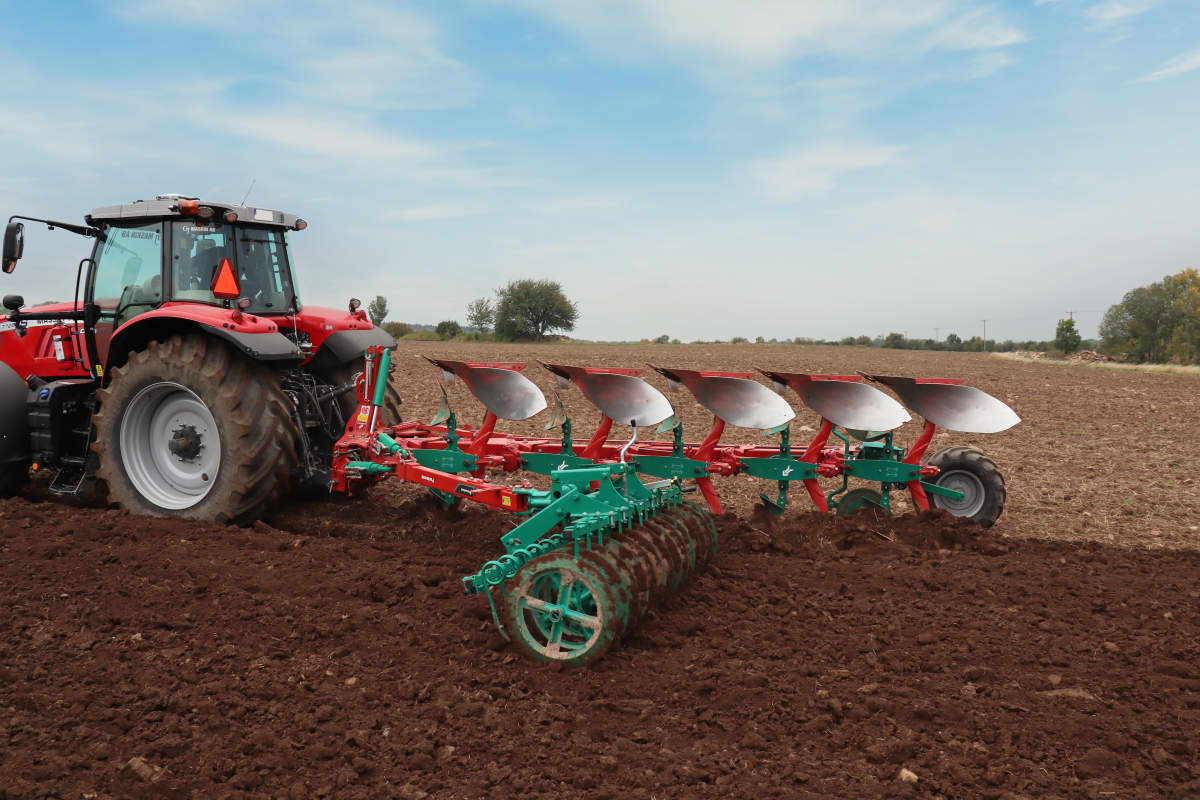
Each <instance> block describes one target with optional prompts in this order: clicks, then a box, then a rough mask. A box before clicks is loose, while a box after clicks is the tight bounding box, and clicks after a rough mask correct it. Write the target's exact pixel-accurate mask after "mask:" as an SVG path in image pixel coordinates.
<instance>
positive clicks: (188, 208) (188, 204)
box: [176, 199, 200, 215]
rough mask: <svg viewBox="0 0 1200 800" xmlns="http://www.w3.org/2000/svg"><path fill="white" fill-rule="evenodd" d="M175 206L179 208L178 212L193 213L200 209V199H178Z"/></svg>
mask: <svg viewBox="0 0 1200 800" xmlns="http://www.w3.org/2000/svg"><path fill="white" fill-rule="evenodd" d="M176 208H178V209H179V213H180V214H189V215H191V214H195V213H197V212H198V211H199V210H200V201H199V200H183V199H180V201H179V205H178V206H176Z"/></svg>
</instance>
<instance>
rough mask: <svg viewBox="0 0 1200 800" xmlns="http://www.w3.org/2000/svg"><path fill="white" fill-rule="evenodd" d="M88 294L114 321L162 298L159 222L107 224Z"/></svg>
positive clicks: (137, 312) (131, 315) (126, 316)
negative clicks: (114, 225)
mask: <svg viewBox="0 0 1200 800" xmlns="http://www.w3.org/2000/svg"><path fill="white" fill-rule="evenodd" d="M95 258H96V267H95V269H94V270H93V272H92V297H93V298H95V302H96V303H97V304H98V305H99V306H100V308H101V316H102V317H104V318H105V319H107V318H108V317H110V316H111V317H112V320H113V324H114V325H120V324H121V323H122V322H124V321H126V320H128V319H130V318H132V317H135V316H137V315H138V314H141V313H142V312H144V311H149V310H150V309H151V308H154V307H155V306H157V305H158V304H159V303H161V302H162V223H161V222H153V223H150V224H147V225H133V226H129V227H121V228H118V227H109V228H106V229H105V231H104V234H103V236H101V237H100V245H99V247H98V248H97V251H96V256H95Z"/></svg>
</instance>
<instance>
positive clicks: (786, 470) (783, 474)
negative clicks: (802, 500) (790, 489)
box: [779, 467, 792, 478]
mask: <svg viewBox="0 0 1200 800" xmlns="http://www.w3.org/2000/svg"><path fill="white" fill-rule="evenodd" d="M779 474H780V475H782V476H783V477H785V478H786V477H787V476H788V475H791V474H792V468H791V467H788V468H787V469H785V470H784V471H783V472H781V473H779Z"/></svg>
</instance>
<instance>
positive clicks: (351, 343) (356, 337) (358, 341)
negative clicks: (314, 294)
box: [308, 328, 396, 370]
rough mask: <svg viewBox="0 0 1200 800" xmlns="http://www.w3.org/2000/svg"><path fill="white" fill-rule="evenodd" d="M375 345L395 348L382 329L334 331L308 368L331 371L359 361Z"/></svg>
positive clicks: (393, 342) (390, 338)
mask: <svg viewBox="0 0 1200 800" xmlns="http://www.w3.org/2000/svg"><path fill="white" fill-rule="evenodd" d="M376 345H382V346H384V347H387V348H388V349H391V348H394V347H395V346H396V340H395V339H393V338H392V337H391V336H390V335H389V334H388V333H387V331H385V330H383V329H382V328H367V329H363V330H349V331H334V332H333V333H331V334H329V335H328V336H326V337H325V341H324V342H322V343H321V347H320V349H318V350H317V352H316V354H315V355H314V356H313V357H312V361H310V362H308V368H309V369H314V370H323V369H332V368H333V367H340V366H341V365H342V364H347V363H349V362H351V361H359V360H361V359H362V357H363V353H364V352H365V351H366V349H367V348H368V347H374V346H376Z"/></svg>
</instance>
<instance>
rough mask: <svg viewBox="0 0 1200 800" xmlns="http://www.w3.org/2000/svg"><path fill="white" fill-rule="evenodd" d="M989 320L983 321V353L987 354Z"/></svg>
mask: <svg viewBox="0 0 1200 800" xmlns="http://www.w3.org/2000/svg"><path fill="white" fill-rule="evenodd" d="M987 349H988V348H987V320H986V319H985V320H984V321H983V351H984V352H985V353H986V352H987Z"/></svg>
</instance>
